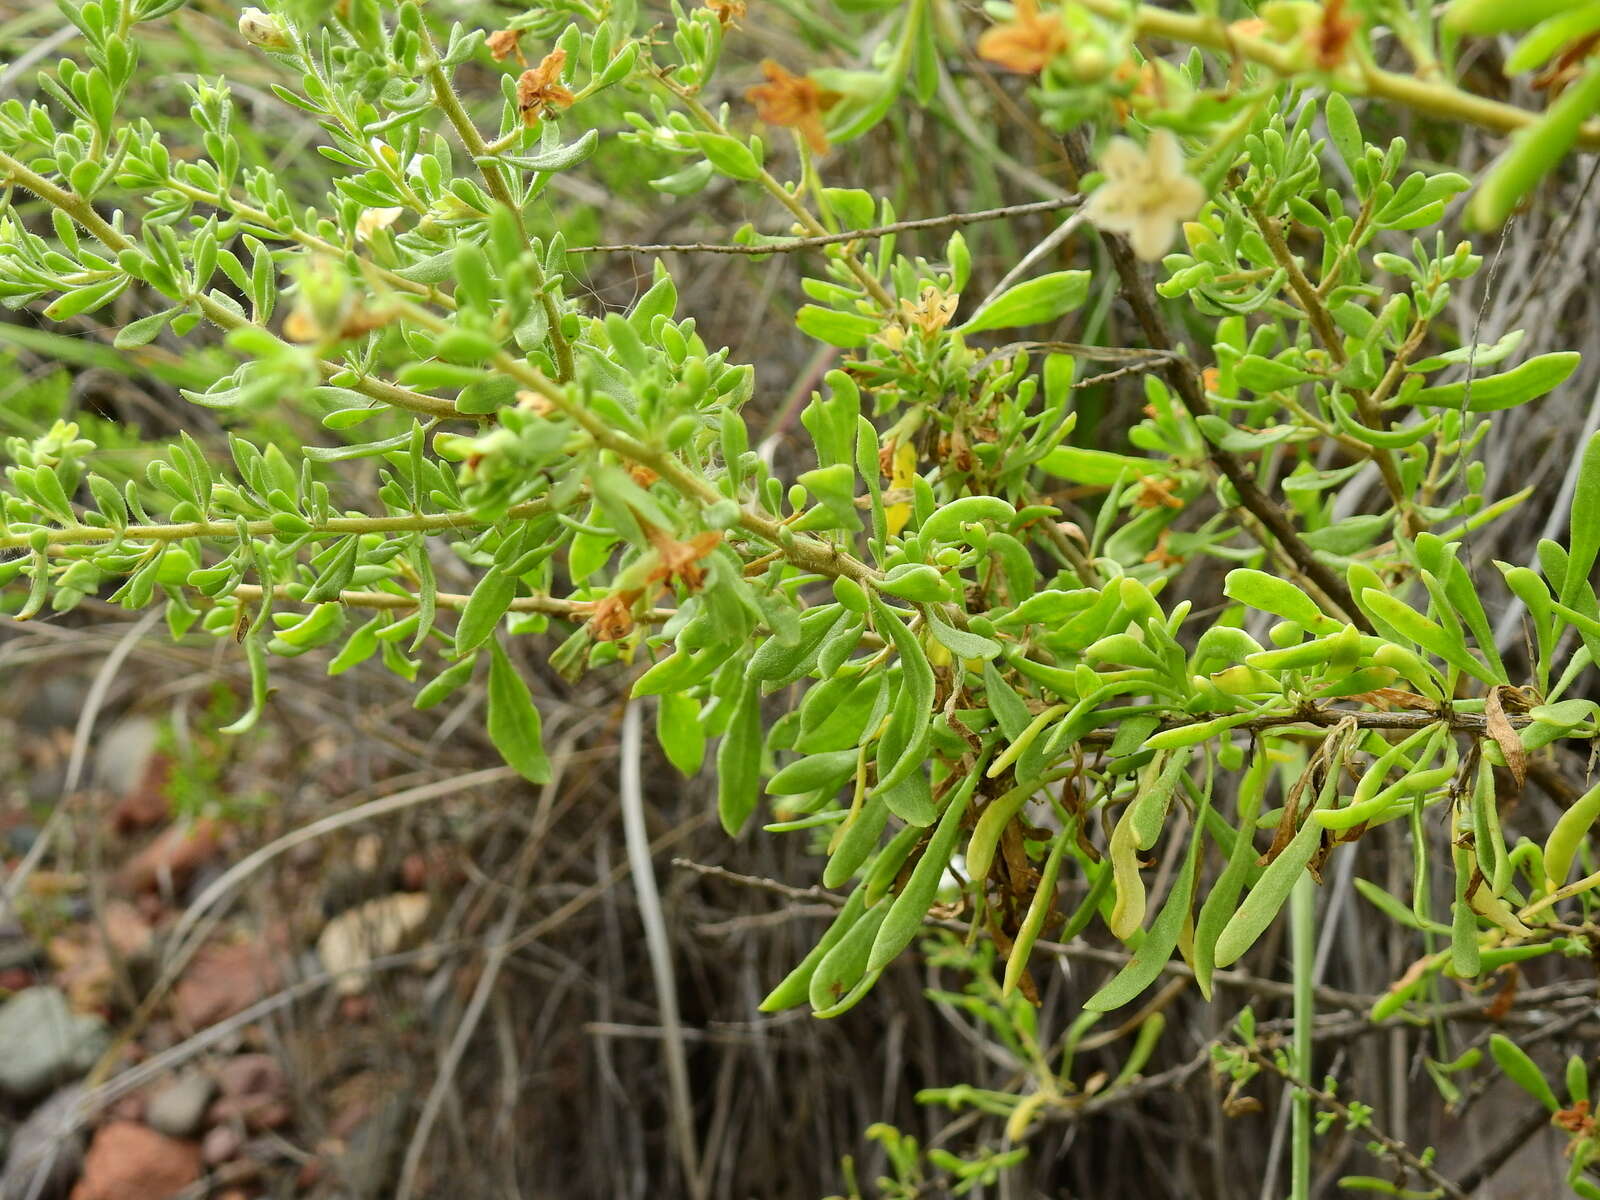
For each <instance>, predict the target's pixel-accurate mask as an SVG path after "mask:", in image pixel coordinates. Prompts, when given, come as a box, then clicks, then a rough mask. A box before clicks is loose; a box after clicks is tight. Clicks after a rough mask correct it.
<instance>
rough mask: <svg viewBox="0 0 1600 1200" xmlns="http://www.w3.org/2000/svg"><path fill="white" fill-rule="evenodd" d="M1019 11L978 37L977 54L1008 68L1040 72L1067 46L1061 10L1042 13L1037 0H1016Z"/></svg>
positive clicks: (1033, 73) (1031, 73) (1020, 72)
mask: <svg viewBox="0 0 1600 1200" xmlns="http://www.w3.org/2000/svg"><path fill="white" fill-rule="evenodd" d="M1016 7H1017V15H1016V17H1015V18H1013V19H1012V20H1010V21H1006V22H1005V23H1003V24H1000V25H994V26H991V27H990V28H989V29H986V30H984V32H983V36H982V37H980V38H979V39H978V57H979V58H982V59H985V60H986V61H988V62H992V63H994V64H995V65H996V66H1000V67H1004V68H1005V69H1006V70H1008V71H1016V72H1017V73H1018V74H1022V75H1037V74H1038V73H1039V72H1040V71H1042V70H1044V69H1045V67H1046V66H1048V65H1049V63H1050V60H1051V59H1052V58H1054V57H1055V56H1056V55H1058V54H1060V53H1061V52H1062V51H1063V50H1065V49H1066V48H1067V31H1066V29H1065V28H1064V27H1063V26H1062V24H1061V17H1060V14H1058V13H1040V11H1039V5H1038V0H1017V5H1016Z"/></svg>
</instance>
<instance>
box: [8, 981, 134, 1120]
mask: <svg viewBox="0 0 1600 1200" xmlns="http://www.w3.org/2000/svg"><path fill="white" fill-rule="evenodd" d="M107 1045H108V1037H107V1034H106V1023H105V1022H104V1021H103V1020H101V1019H100V1018H99V1017H91V1016H85V1015H83V1014H80V1013H75V1012H73V1011H72V1010H71V1009H70V1008H68V1007H67V998H66V997H65V996H64V995H62V994H61V993H60V992H59V991H57V990H56V989H55V988H52V987H31V988H25V989H24V990H22V991H20V992H18V993H17V994H16V995H14V996H12V997H11V999H9V1000H7V1001H6V1002H5V1004H4V1005H0V1092H5V1093H6V1094H8V1095H11V1096H15V1097H17V1098H19V1099H23V1100H26V1099H29V1098H31V1097H33V1096H37V1095H39V1094H40V1093H41V1092H44V1091H47V1090H48V1089H49V1088H51V1087H53V1086H55V1085H56V1084H58V1083H61V1082H62V1081H63V1080H66V1079H70V1078H72V1077H73V1076H74V1075H79V1074H82V1073H83V1072H84V1071H87V1070H88V1069H89V1068H90V1067H92V1066H93V1065H94V1063H95V1060H96V1059H98V1058H99V1057H100V1055H101V1054H103V1053H104V1052H105V1049H106V1046H107Z"/></svg>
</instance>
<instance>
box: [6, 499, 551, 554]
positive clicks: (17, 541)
mask: <svg viewBox="0 0 1600 1200" xmlns="http://www.w3.org/2000/svg"><path fill="white" fill-rule="evenodd" d="M549 511H550V502H549V501H548V500H543V499H541V500H529V501H528V502H527V503H525V504H517V505H513V506H512V507H511V508H509V509H507V510H506V516H507V517H510V518H511V519H513V520H519V521H522V520H528V519H529V518H532V517H537V516H541V515H543V514H544V513H547V512H549ZM485 523H486V522H484V521H481V520H479V519H478V518H477V517H474V516H473V515H472V514H471V513H466V512H451V513H425V514H422V515H417V516H408V517H329V518H328V519H327V520H325V521H321V522H318V523H316V524H314V525H312V526H311V528H310V529H309V530H308V531H307V532H306V533H305V534H303V535H300V536H304V537H309V538H318V537H343V536H345V535H346V534H351V533H442V532H443V531H445V530H447V529H475V528H478V527H480V526H482V525H484V524H485ZM245 529H246V531H247V532H248V533H249V534H250V536H251V537H261V538H270V537H281V536H282V534H281V533H280V532H279V530H278V529H277V527H276V526H274V525H273V523H272V522H271V521H270V520H257V521H247V522H245ZM238 536H239V523H238V522H237V521H186V522H182V523H180V524H175V525H130V526H127V527H126V528H124V529H120V530H119V529H112V528H109V527H101V526H96V525H76V526H74V527H72V528H71V529H58V530H54V531H53V532H52V533H51V534H50V544H51V545H53V546H75V545H77V546H81V545H92V544H95V543H100V542H115V541H119V540H126V541H131V542H181V541H184V540H186V539H188V538H229V539H237V538H238ZM32 537H33V534H32V533H13V534H7V535H5V536H3V537H0V550H20V549H23V548H24V547H26V546H28V545H30V544H31V541H32Z"/></svg>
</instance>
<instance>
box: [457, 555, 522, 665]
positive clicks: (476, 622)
mask: <svg viewBox="0 0 1600 1200" xmlns="http://www.w3.org/2000/svg"><path fill="white" fill-rule="evenodd" d="M516 594H517V580H516V577H515V576H513V575H510V574H508V573H507V572H506V571H504V570H503V569H501V568H500V567H492V568H490V569H489V571H488V572H487V573H486V574H485V575H484V577H483V578H482V579H480V580H479V581H478V586H477V587H475V588H473V589H472V595H470V596H469V597H467V605H466V607H465V608H464V609H462V610H461V620H460V622H459V623H458V624H457V625H456V653H457V654H466V653H467V652H468V651H471V650H474V649H476V648H477V647H479V646H481V645H482V644H483V643H484V642H486V641H487V640H488V639H489V635H490V634H492V633H493V632H494V631H495V627H496V626H497V625H499V624H500V618H501V617H503V616H505V615H506V610H507V609H508V608H510V607H511V601H512V599H513V598H514V597H515V596H516Z"/></svg>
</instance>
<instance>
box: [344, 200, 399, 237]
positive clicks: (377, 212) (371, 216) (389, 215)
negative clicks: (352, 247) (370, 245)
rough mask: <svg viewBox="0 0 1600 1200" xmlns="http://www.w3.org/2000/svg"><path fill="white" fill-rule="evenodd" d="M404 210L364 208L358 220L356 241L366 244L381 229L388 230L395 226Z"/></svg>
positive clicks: (397, 208)
mask: <svg viewBox="0 0 1600 1200" xmlns="http://www.w3.org/2000/svg"><path fill="white" fill-rule="evenodd" d="M404 211H405V209H403V208H399V207H396V208H364V209H362V210H361V215H360V216H359V217H357V218H356V241H358V242H364V241H366V240H367V239H369V238H370V237H372V235H373V234H375V233H377V232H378V230H380V229H387V228H389V226H391V225H393V224H394V223H395V221H396V220H397V219H399V216H400V214H401V213H403V212H404Z"/></svg>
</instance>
